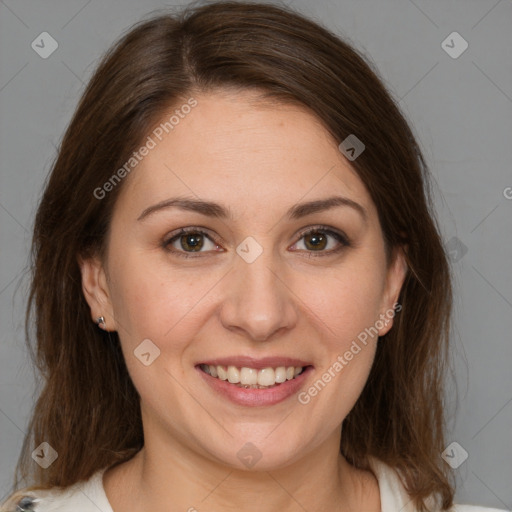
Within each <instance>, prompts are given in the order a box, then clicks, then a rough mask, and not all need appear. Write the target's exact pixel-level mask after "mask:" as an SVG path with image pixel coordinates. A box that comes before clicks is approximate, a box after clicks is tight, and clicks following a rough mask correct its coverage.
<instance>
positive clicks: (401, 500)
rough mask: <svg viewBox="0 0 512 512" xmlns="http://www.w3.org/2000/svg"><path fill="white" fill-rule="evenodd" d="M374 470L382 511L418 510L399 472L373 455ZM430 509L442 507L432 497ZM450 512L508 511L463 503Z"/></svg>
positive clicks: (371, 464) (372, 466)
mask: <svg viewBox="0 0 512 512" xmlns="http://www.w3.org/2000/svg"><path fill="white" fill-rule="evenodd" d="M369 462H370V467H371V469H372V472H373V473H374V475H375V476H376V478H377V481H378V482H379V489H380V501H381V508H382V512H396V511H397V510H400V511H401V512H416V508H415V507H414V506H413V504H412V501H411V499H410V497H409V495H408V494H407V492H406V490H405V487H404V485H403V484H402V482H401V480H400V476H399V474H398V472H397V471H396V470H395V469H394V468H392V467H391V466H389V465H388V464H386V463H384V462H383V461H381V460H379V459H377V458H375V457H371V458H369ZM428 506H429V508H430V510H433V511H438V510H440V508H439V507H438V506H436V501H435V499H434V497H432V498H431V499H430V501H429V503H428ZM449 512H506V511H505V510H502V509H497V508H489V507H482V506H478V505H461V504H454V505H453V507H452V508H451V509H450V511H449Z"/></svg>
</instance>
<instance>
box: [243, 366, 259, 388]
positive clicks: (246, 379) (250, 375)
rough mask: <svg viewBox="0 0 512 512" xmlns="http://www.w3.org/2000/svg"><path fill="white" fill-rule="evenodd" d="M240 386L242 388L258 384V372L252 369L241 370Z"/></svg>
mask: <svg viewBox="0 0 512 512" xmlns="http://www.w3.org/2000/svg"><path fill="white" fill-rule="evenodd" d="M240 384H242V385H244V386H249V385H252V384H258V370H255V369H254V368H245V367H244V368H242V369H241V370H240Z"/></svg>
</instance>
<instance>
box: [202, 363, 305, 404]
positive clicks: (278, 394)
mask: <svg viewBox="0 0 512 512" xmlns="http://www.w3.org/2000/svg"><path fill="white" fill-rule="evenodd" d="M196 370H197V371H198V372H199V374H200V375H201V377H202V378H203V379H204V380H205V382H206V383H207V384H208V385H209V386H210V387H211V388H212V389H213V390H214V391H216V392H217V393H219V394H220V395H222V396H224V397H226V398H227V399H228V400H231V401H232V402H234V403H235V404H238V405H244V406H251V407H257V406H265V405H274V404H277V403H279V402H282V401H283V400H286V399H287V398H289V397H291V396H292V395H294V394H295V393H297V392H298V391H299V389H300V388H301V387H302V386H303V384H304V382H305V380H306V378H307V376H308V375H309V373H310V372H311V371H312V370H313V367H312V366H308V367H307V368H306V369H305V370H304V371H303V372H302V373H301V374H300V375H299V376H297V377H295V378H293V379H291V380H287V381H286V382H283V383H282V384H279V385H278V386H275V387H273V388H267V389H265V388H263V389H257V388H256V389H254V388H247V389H246V388H239V387H238V386H236V385H234V384H231V383H229V382H228V381H227V380H220V379H218V378H217V377H212V376H211V375H208V374H207V373H206V372H204V371H203V370H201V368H199V366H196Z"/></svg>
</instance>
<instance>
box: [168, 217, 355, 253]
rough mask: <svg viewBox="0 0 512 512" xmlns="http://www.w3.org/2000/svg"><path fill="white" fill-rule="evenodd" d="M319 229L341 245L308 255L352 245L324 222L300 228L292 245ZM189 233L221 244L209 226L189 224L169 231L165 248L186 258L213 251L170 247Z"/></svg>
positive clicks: (218, 244) (331, 251)
mask: <svg viewBox="0 0 512 512" xmlns="http://www.w3.org/2000/svg"><path fill="white" fill-rule="evenodd" d="M317 231H320V232H323V233H325V234H327V235H330V236H333V237H334V238H335V239H336V240H337V241H338V243H340V245H341V246H340V247H337V248H336V249H330V250H329V251H306V252H307V253H308V255H313V256H320V257H321V256H329V255H333V254H336V253H338V252H339V251H341V250H342V249H344V248H345V247H350V246H351V245H352V242H351V241H350V239H349V238H348V236H347V235H346V234H345V233H344V232H343V231H340V230H338V229H335V228H333V227H331V226H326V225H323V224H315V225H312V226H307V227H305V228H303V229H302V230H300V231H299V232H298V233H297V235H296V237H297V240H296V241H295V242H294V243H293V244H292V245H295V244H297V243H298V242H299V241H300V240H301V238H302V237H304V236H305V235H308V234H310V233H315V232H317ZM187 233H197V234H201V235H205V236H206V237H207V238H209V239H210V241H211V242H213V243H214V244H215V245H217V246H220V245H221V244H220V243H219V242H218V240H217V238H216V237H215V236H214V235H212V234H211V231H210V230H209V229H208V228H205V227H202V226H187V227H184V228H180V229H178V230H176V231H173V232H171V233H169V235H167V236H166V237H165V238H164V240H163V242H162V246H163V248H164V249H165V250H167V251H168V252H170V253H172V254H176V255H178V256H181V257H184V258H200V257H202V254H205V253H208V252H211V251H205V252H201V251H199V252H195V253H194V252H186V251H180V250H176V249H174V248H173V249H170V248H169V246H170V245H171V243H172V242H173V241H174V239H176V238H178V237H179V236H182V235H185V234H187ZM215 252H217V251H215ZM219 252H225V250H224V249H223V250H222V251H219ZM293 252H303V251H302V250H297V249H295V250H293Z"/></svg>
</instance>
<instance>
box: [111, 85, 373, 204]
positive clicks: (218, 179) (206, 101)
mask: <svg viewBox="0 0 512 512" xmlns="http://www.w3.org/2000/svg"><path fill="white" fill-rule="evenodd" d="M193 99H194V100H195V102H197V103H196V104H195V106H194V107H192V108H181V107H182V106H183V105H185V104H186V103H187V100H186V99H185V100H184V101H183V104H181V103H179V102H178V103H177V104H176V105H175V106H174V107H173V108H172V109H170V110H168V111H166V112H164V113H162V116H161V118H160V120H159V121H157V123H156V124H155V127H154V128H153V129H152V131H151V132H150V133H149V134H148V135H147V137H149V138H144V141H143V143H144V142H149V141H150V142H149V144H148V146H151V149H150V150H149V151H148V152H147V154H146V155H145V156H144V157H143V158H141V160H140V162H139V163H138V164H137V166H136V167H135V168H134V170H133V171H132V172H131V173H130V175H129V176H128V178H127V179H126V182H125V183H124V186H123V191H122V194H121V197H120V198H119V201H120V202H121V203H122V205H121V206H128V207H132V208H133V207H138V208H140V207H142V208H144V207H145V206H148V205H147V204H146V203H147V202H148V201H149V202H155V203H156V202H159V201H164V200H165V199H166V198H168V197H170V196H175V195H178V194H181V195H187V196H195V197H197V198H201V199H210V200H215V201H218V202H222V203H223V204H227V205H229V206H230V208H231V209H233V210H234V211H237V212H241V211H252V210H253V209H254V208H255V209H257V210H261V209H265V208H267V209H268V208H269V207H270V206H272V208H273V209H275V212H276V213H277V210H278V209H279V206H280V205H282V208H281V209H283V210H284V209H288V208H289V206H290V205H293V204H295V203H297V202H299V201H306V200H314V199H319V198H323V197H327V196H332V195H334V194H335V193H339V194H342V195H344V196H346V197H348V198H350V199H353V200H354V201H357V202H359V203H361V204H363V205H364V206H365V207H366V208H367V209H368V210H369V211H370V213H371V212H372V209H373V205H372V201H371V199H370V197H369V195H368V193H367V191H366V188H365V187H364V184H363V183H362V181H361V180H360V178H359V177H358V176H357V174H356V172H355V171H354V169H353V168H352V167H351V166H350V164H349V162H348V161H347V160H346V159H345V157H344V156H343V155H342V154H341V152H340V151H339V149H338V145H337V143H336V141H335V140H333V138H332V137H331V135H330V134H329V132H328V131H327V130H326V129H325V128H324V126H323V125H322V124H321V122H320V120H319V119H318V118H317V117H316V116H315V115H314V114H312V113H311V112H309V111H308V110H307V109H305V108H301V107H299V106H295V105H289V104H288V105H284V104H277V103H269V102H266V103H261V102H259V101H256V99H257V96H256V95H255V93H254V92H250V91H246V92H236V93H235V92H228V91H219V92H215V93H208V94H197V95H194V97H193ZM189 103H190V102H189ZM180 106H181V107H180Z"/></svg>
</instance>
